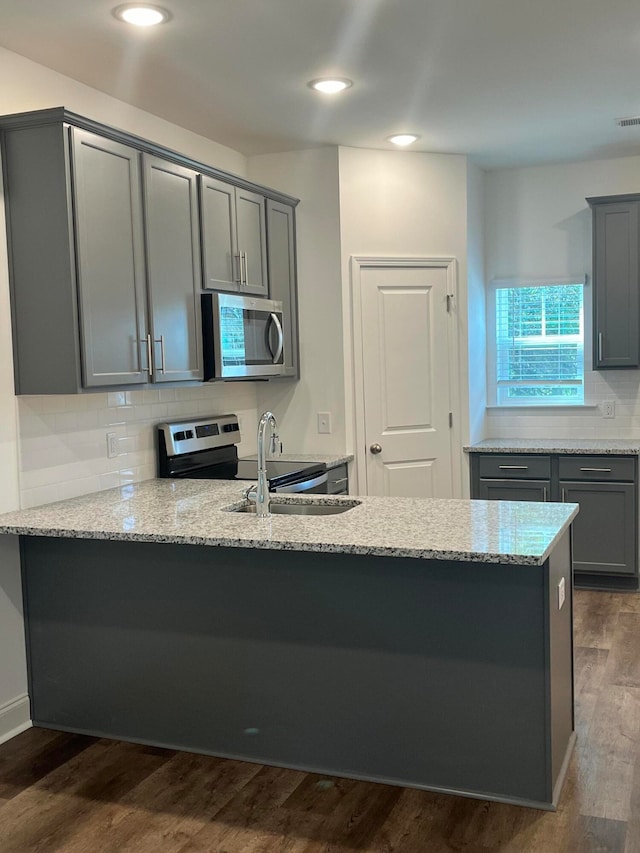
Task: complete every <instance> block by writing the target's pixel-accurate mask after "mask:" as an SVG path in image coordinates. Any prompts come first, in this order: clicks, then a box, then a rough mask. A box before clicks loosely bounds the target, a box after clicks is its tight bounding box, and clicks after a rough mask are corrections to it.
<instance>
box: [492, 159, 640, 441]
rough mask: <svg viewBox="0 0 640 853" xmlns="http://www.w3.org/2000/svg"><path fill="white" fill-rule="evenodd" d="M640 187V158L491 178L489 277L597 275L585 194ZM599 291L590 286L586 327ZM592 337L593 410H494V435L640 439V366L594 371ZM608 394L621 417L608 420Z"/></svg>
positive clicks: (589, 398) (588, 361) (588, 390)
mask: <svg viewBox="0 0 640 853" xmlns="http://www.w3.org/2000/svg"><path fill="white" fill-rule="evenodd" d="M630 192H640V157H623V158H618V159H615V160H596V161H591V162H584V163H568V164H562V165H555V166H535V167H530V168H523V169H509V170H504V171H497V172H490V173H488V174H487V176H486V194H485V195H486V207H485V222H486V270H485V273H486V280H487V283H489V282H490V281H491V280H492V279H493V278H509V277H518V278H525V277H527V276H541V277H544V278H550V277H553V276H562V277H566V276H572V275H575V274H585V273H586V274H587V275H588V276H589V280H591V211H590V210H589V206H588V205H587V203H586V201H585V198H586V197H589V196H598V195H610V194H611V195H613V194H616V193H630ZM591 298H592V289H591V286H590V285H588V286H587V288H586V289H585V329H589V328H591V316H592V315H591ZM586 337H587V340H586V342H585V352H586V358H585V399H586V403H587V404H591V408H589V407H586V408H575V409H572V408H569V407H565V408H562V409H555V410H549V409H544V408H540V409H528V410H526V411H522V410H520V409H514V408H511V409H495V408H493V409H489V410H488V412H487V419H486V425H485V436H486V437H496V438H499V437H513V436H518V437H523V438H545V437H549V436H555V437H559V438H564V437H584V438H590V437H593V436H602V437H611V438H616V437H620V438H634V439H635V438H640V395H639V391H640V371H637V370H619V371H615V370H609V371H593V370H592V369H591V365H592V357H591V356H592V354H591V351H590V340H589V336H588V334H587V335H586ZM603 400H614V401H615V402H616V417H615V418H614V419H613V420H608V419H607V420H603V419H602V412H601V410H600V408H599V407H598V406H599V404H600V403H601V402H602V401H603Z"/></svg>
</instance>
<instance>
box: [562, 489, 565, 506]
mask: <svg viewBox="0 0 640 853" xmlns="http://www.w3.org/2000/svg"><path fill="white" fill-rule="evenodd" d="M565 494H566V489H563V490H562V503H565V499H564V496H565Z"/></svg>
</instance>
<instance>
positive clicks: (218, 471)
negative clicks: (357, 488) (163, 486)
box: [157, 414, 328, 494]
mask: <svg viewBox="0 0 640 853" xmlns="http://www.w3.org/2000/svg"><path fill="white" fill-rule="evenodd" d="M157 438H158V441H157V451H158V476H159V477H172V478H181V479H199V480H243V481H247V480H248V481H256V480H257V479H258V462H257V460H256V459H255V458H253V459H252V458H244V459H241V458H239V457H238V448H237V445H238V444H239V442H240V425H239V423H238V417H237V415H233V414H231V415H211V416H209V417H204V418H188V419H186V420H180V421H172V422H171V423H163V424H158V429H157ZM267 479H268V481H269V491H270V492H279V493H283V492H284V493H286V492H303V493H306V494H326V493H327V492H328V486H327V482H328V475H327V471H326V466H325V464H324V462H291V461H285V460H282V459H269V460H267Z"/></svg>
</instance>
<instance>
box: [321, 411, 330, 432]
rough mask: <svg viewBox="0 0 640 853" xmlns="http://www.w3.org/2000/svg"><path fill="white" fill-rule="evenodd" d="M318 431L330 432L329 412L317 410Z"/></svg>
mask: <svg viewBox="0 0 640 853" xmlns="http://www.w3.org/2000/svg"><path fill="white" fill-rule="evenodd" d="M318 432H319V433H330V432H331V412H318Z"/></svg>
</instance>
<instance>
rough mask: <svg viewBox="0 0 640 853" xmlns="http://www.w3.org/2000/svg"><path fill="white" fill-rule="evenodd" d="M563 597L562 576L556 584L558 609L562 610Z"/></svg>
mask: <svg viewBox="0 0 640 853" xmlns="http://www.w3.org/2000/svg"><path fill="white" fill-rule="evenodd" d="M564 599H565V588H564V578H561V579H560V583H559V584H558V610H562V605H563V604H564Z"/></svg>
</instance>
